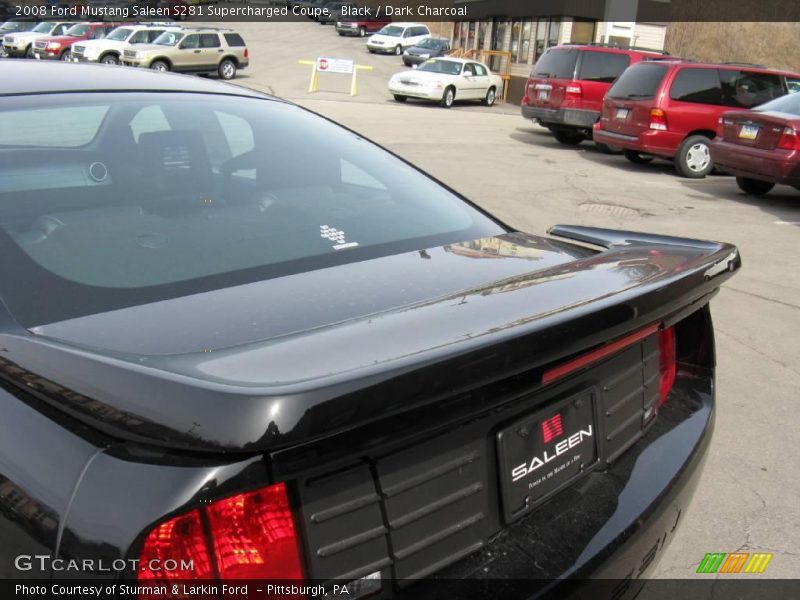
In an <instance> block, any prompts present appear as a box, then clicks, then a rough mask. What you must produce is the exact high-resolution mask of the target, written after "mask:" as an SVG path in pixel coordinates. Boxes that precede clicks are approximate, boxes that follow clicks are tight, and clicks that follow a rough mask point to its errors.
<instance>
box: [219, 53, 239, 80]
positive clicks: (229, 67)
mask: <svg viewBox="0 0 800 600" xmlns="http://www.w3.org/2000/svg"><path fill="white" fill-rule="evenodd" d="M217 74H218V75H219V78H220V79H224V80H225V81H230V80H231V79H233V78H234V77H236V63H235V62H233V61H232V60H231V59H230V58H226V59H224V60H222V62H220V63H219V67H217Z"/></svg>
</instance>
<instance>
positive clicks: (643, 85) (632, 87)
mask: <svg viewBox="0 0 800 600" xmlns="http://www.w3.org/2000/svg"><path fill="white" fill-rule="evenodd" d="M666 72H667V66H666V65H662V64H658V63H654V62H646V61H645V62H640V63H638V64H635V65H633V66H632V67H630V68H628V69H626V70H625V72H624V73H623V74H622V75H620V76H619V79H617V81H616V82H615V83H614V85H612V86H611V88H610V89H609V90H608V97H609V98H627V99H630V100H636V99H646V98H655V95H656V93H657V92H658V86H660V85H661V80H662V79H664V75H665V74H666Z"/></svg>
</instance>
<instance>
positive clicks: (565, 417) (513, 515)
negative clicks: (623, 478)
mask: <svg viewBox="0 0 800 600" xmlns="http://www.w3.org/2000/svg"><path fill="white" fill-rule="evenodd" d="M594 406H595V400H594V394H593V393H592V392H591V391H590V390H589V391H584V392H581V393H580V394H577V395H575V396H571V397H569V398H566V399H564V400H562V401H560V402H559V403H558V404H556V405H555V406H551V407H549V408H548V409H547V410H545V411H543V412H540V413H538V414H536V415H532V416H527V417H525V418H523V419H520V420H519V421H517V422H516V423H514V424H513V425H511V426H509V427H507V428H505V429H504V430H502V431H501V432H500V433H498V434H497V445H498V457H499V463H500V481H501V484H502V499H503V513H504V516H505V519H506V521H507V522H509V521H513V520H514V519H517V518H519V517H521V516H522V515H524V514H526V513H527V512H528V511H530V510H531V509H533V508H534V507H535V506H536V505H538V504H540V503H541V502H543V501H544V500H546V499H547V498H549V497H550V496H552V495H553V494H555V493H556V492H558V491H559V490H561V489H562V488H564V487H565V486H567V485H569V484H570V483H572V482H573V481H574V480H575V479H577V478H578V477H580V476H581V475H583V474H584V473H586V472H588V470H589V468H590V467H592V466H593V465H595V464H596V463H597V456H598V453H597V427H596V424H595V418H594Z"/></svg>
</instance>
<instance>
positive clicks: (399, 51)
mask: <svg viewBox="0 0 800 600" xmlns="http://www.w3.org/2000/svg"><path fill="white" fill-rule="evenodd" d="M394 53H395V55H396V56H400V55H401V54H402V53H403V47H402V46H401V45H400V44H397V46H395V47H394Z"/></svg>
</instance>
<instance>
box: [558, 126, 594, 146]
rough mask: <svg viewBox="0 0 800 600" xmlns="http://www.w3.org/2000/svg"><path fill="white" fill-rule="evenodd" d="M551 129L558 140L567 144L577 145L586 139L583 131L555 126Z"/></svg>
mask: <svg viewBox="0 0 800 600" xmlns="http://www.w3.org/2000/svg"><path fill="white" fill-rule="evenodd" d="M551 131H552V132H553V137H554V138H556V140H558V141H559V142H560V143H562V144H565V145H567V146H577V145H578V144H580V143H581V142H582V141H583V140H585V139H586V136H585V135H583V134H582V133H579V132H577V131H570V130H569V129H557V128H554V129H551Z"/></svg>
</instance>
